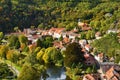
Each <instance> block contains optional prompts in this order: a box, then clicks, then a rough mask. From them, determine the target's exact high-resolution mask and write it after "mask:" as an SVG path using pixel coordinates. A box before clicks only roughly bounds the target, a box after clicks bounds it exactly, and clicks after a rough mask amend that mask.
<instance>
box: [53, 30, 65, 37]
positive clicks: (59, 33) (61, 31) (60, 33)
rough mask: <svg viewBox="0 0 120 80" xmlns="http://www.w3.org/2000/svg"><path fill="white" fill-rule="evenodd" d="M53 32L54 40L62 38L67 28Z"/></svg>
mask: <svg viewBox="0 0 120 80" xmlns="http://www.w3.org/2000/svg"><path fill="white" fill-rule="evenodd" d="M52 31H54V32H53V33H52V35H53V37H54V38H60V37H61V35H62V33H63V32H64V31H65V28H53V29H52Z"/></svg>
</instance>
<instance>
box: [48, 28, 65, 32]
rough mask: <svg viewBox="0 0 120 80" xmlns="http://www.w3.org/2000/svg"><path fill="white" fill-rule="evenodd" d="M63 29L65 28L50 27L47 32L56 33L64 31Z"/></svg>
mask: <svg viewBox="0 0 120 80" xmlns="http://www.w3.org/2000/svg"><path fill="white" fill-rule="evenodd" d="M64 30H65V28H53V27H52V28H51V29H50V30H49V32H56V33H61V32H62V31H64Z"/></svg>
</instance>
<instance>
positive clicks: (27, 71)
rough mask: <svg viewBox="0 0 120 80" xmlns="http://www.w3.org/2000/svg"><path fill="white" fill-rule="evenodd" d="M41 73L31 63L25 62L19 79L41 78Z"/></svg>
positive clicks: (32, 79) (31, 79)
mask: <svg viewBox="0 0 120 80" xmlns="http://www.w3.org/2000/svg"><path fill="white" fill-rule="evenodd" d="M39 79H40V73H39V72H38V71H37V69H36V68H34V67H32V66H31V65H30V64H24V65H23V67H22V70H21V72H20V74H19V76H18V79H17V80H39Z"/></svg>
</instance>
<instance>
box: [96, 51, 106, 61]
mask: <svg viewBox="0 0 120 80" xmlns="http://www.w3.org/2000/svg"><path fill="white" fill-rule="evenodd" d="M103 58H104V54H103V53H99V54H98V55H96V56H95V59H96V60H97V61H98V62H103Z"/></svg>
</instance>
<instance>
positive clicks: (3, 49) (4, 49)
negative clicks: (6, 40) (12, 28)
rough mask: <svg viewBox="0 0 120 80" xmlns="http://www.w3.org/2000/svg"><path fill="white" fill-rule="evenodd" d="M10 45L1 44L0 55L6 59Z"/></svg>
mask: <svg viewBox="0 0 120 80" xmlns="http://www.w3.org/2000/svg"><path fill="white" fill-rule="evenodd" d="M8 49H9V47H8V46H7V45H1V46H0V57H1V58H5V59H6V54H7V51H8Z"/></svg>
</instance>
